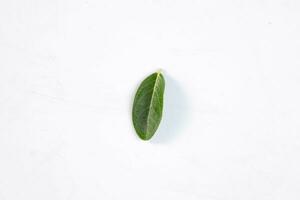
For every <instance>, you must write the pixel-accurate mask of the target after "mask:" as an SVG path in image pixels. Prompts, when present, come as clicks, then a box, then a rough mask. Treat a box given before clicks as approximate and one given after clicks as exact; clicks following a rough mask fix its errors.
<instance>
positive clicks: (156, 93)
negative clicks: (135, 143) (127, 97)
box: [132, 71, 165, 140]
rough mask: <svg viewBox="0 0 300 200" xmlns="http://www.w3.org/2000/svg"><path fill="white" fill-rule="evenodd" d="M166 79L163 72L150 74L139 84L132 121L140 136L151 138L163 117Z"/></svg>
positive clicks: (143, 138) (144, 138)
mask: <svg viewBox="0 0 300 200" xmlns="http://www.w3.org/2000/svg"><path fill="white" fill-rule="evenodd" d="M164 90H165V80H164V77H163V75H162V74H161V72H160V71H159V72H156V73H153V74H151V75H150V76H148V77H147V78H146V79H145V80H144V81H143V82H142V83H141V85H140V86H139V88H138V90H137V92H136V94H135V98H134V102H133V109H132V121H133V125H134V128H135V130H136V132H137V134H138V136H139V137H140V138H141V139H142V140H149V139H151V137H152V136H153V135H154V133H155V131H156V130H157V128H158V126H159V123H160V121H161V118H162V112H163V100H164Z"/></svg>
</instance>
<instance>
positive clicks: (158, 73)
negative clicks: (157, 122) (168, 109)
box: [146, 72, 161, 135]
mask: <svg viewBox="0 0 300 200" xmlns="http://www.w3.org/2000/svg"><path fill="white" fill-rule="evenodd" d="M156 74H157V75H156V78H155V83H154V86H153V92H152V95H151V100H150V106H149V112H148V115H147V126H146V135H147V133H148V124H149V119H150V118H149V116H150V112H151V108H152V104H153V97H154V93H155V90H156V85H157V80H158V77H159V76H160V74H161V73H160V72H156Z"/></svg>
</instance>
